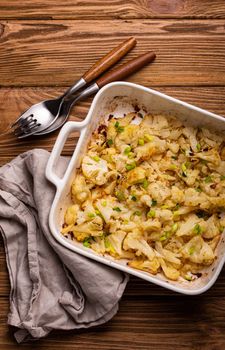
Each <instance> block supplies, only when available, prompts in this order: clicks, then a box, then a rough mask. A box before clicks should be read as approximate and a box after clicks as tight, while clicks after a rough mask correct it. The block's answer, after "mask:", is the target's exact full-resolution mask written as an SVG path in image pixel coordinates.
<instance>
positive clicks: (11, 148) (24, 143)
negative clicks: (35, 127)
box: [0, 80, 225, 165]
mask: <svg viewBox="0 0 225 350" xmlns="http://www.w3.org/2000/svg"><path fill="white" fill-rule="evenodd" d="M133 81H135V80H133ZM145 85H146V86H148V85H149V84H145ZM150 86H151V85H149V87H150ZM64 89H65V87H64ZM64 89H63V88H31V87H30V88H2V89H0V101H4V104H3V103H2V104H0V115H1V118H0V165H3V164H5V163H6V162H8V161H10V160H11V159H12V158H14V157H16V156H17V155H18V154H20V153H22V152H25V151H27V150H29V149H32V148H44V149H46V150H48V151H51V149H52V146H53V144H54V142H55V139H56V137H57V134H58V132H55V133H53V134H50V135H48V136H43V137H39V138H34V137H32V138H30V139H24V140H18V139H16V138H15V137H14V136H13V135H1V133H3V132H4V131H5V130H7V129H8V127H9V126H10V124H11V123H12V122H13V121H14V120H15V119H16V118H17V117H18V116H19V115H20V114H21V113H22V112H23V111H24V110H25V109H27V107H28V106H30V105H32V104H33V103H37V102H38V101H40V100H43V99H48V98H52V97H54V96H57V95H58V94H60V93H61V92H62V91H63V90H64ZM157 90H160V91H161V92H164V93H166V94H168V95H171V96H174V97H177V98H179V99H182V100H184V101H186V102H189V103H192V104H195V105H197V106H199V107H202V108H205V109H208V110H210V111H211V112H214V113H217V114H221V115H224V116H225V106H224V103H223V101H224V100H225V87H157ZM90 103H91V99H89V100H87V101H84V102H81V103H79V104H78V105H77V106H75V107H74V109H73V111H72V113H71V116H70V120H81V119H83V118H84V117H85V116H86V114H87V112H88V108H89V107H90ZM74 145H75V140H74V136H71V137H69V139H68V141H67V143H66V145H65V147H64V151H63V154H64V155H71V154H72V152H73V150H74Z"/></svg>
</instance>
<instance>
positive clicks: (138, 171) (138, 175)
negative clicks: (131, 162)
mask: <svg viewBox="0 0 225 350" xmlns="http://www.w3.org/2000/svg"><path fill="white" fill-rule="evenodd" d="M145 176H146V171H145V169H143V168H141V167H136V168H134V169H132V170H130V171H129V172H128V173H127V177H126V179H125V180H124V181H125V182H126V183H127V185H128V186H132V185H134V184H138V183H141V182H143V181H144V180H145Z"/></svg>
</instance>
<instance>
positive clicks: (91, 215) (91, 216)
mask: <svg viewBox="0 0 225 350" xmlns="http://www.w3.org/2000/svg"><path fill="white" fill-rule="evenodd" d="M87 216H88V217H89V218H90V219H93V218H94V217H95V214H94V213H88V214H87Z"/></svg>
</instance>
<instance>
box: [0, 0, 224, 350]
mask: <svg viewBox="0 0 225 350" xmlns="http://www.w3.org/2000/svg"><path fill="white" fill-rule="evenodd" d="M224 18H225V2H224V0H199V1H198V0H128V1H122V0H111V1H108V2H106V1H103V0H94V1H93V0H87V1H78V0H64V1H63V2H62V1H59V0H45V1H44V0H32V1H30V0H23V1H17V0H1V1H0V45H1V49H0V166H1V165H3V164H5V163H7V162H8V161H10V160H11V159H12V158H14V157H16V156H17V155H18V154H20V153H22V152H24V151H28V150H30V149H32V148H35V147H39V148H44V149H46V150H49V151H50V150H51V149H52V146H53V144H54V142H55V139H56V137H57V134H58V132H56V133H53V134H51V135H49V136H45V137H40V138H34V137H31V138H30V139H25V140H21V141H18V140H17V139H15V137H14V136H13V135H6V134H5V135H2V133H3V132H4V130H6V129H7V128H8V126H9V125H10V123H11V122H12V121H13V120H15V119H16V117H17V116H18V115H19V114H20V113H22V112H23V111H24V110H25V109H26V108H27V107H29V106H30V105H31V104H33V103H36V102H38V101H40V100H43V99H47V98H50V97H54V96H57V95H58V94H60V93H61V92H63V90H64V89H65V88H66V87H68V86H69V85H71V84H72V83H73V82H74V81H75V80H76V79H77V78H79V77H80V76H81V75H82V74H83V73H84V72H85V71H86V70H87V69H89V68H90V67H91V65H92V64H93V63H95V62H96V61H97V60H98V59H99V58H100V57H102V56H103V55H104V54H105V53H107V52H108V51H109V50H110V49H112V48H114V47H115V46H116V45H118V43H119V42H122V41H123V40H125V39H127V38H129V37H130V36H135V37H136V39H137V40H138V44H137V46H136V48H135V49H134V50H133V51H132V52H131V53H129V55H128V56H127V57H126V58H125V59H124V60H123V62H126V61H127V60H130V59H131V58H134V57H135V56H137V55H139V54H143V53H144V52H146V51H150V50H153V51H155V52H156V54H157V59H156V61H155V62H154V63H153V64H152V65H149V66H148V67H146V68H144V69H143V70H142V71H140V72H138V73H137V74H135V75H133V76H132V77H131V78H129V80H130V81H132V82H135V83H139V84H142V85H145V86H148V87H153V88H156V89H157V90H159V91H162V92H165V93H167V94H169V95H171V96H174V97H177V98H180V99H182V100H184V101H187V102H190V103H193V104H195V105H197V106H199V107H202V108H205V109H208V110H210V111H212V112H215V113H217V114H220V115H223V116H225V104H224V100H225V74H224V62H225V60H224V58H225V25H224ZM123 62H121V63H123ZM91 100H92V99H91V98H90V99H89V100H87V101H84V102H82V103H79V104H78V105H77V106H75V108H74V109H73V112H72V114H71V116H70V120H82V119H83V118H84V117H85V115H86V114H87V111H88V109H89V107H90V103H91ZM76 142H77V135H71V136H70V137H69V139H68V141H67V143H66V145H65V147H64V151H63V154H64V155H67V156H70V155H71V154H72V152H73V150H74V148H75V145H76ZM224 290H225V268H224V269H223V270H222V272H221V274H220V277H219V279H218V280H217V282H216V283H215V285H214V286H213V287H212V288H211V289H210V290H209V291H208V292H206V293H205V294H203V295H201V296H196V297H187V296H183V295H181V294H176V293H174V292H171V291H168V290H166V289H163V288H160V287H158V286H156V285H153V284H150V283H148V282H146V281H144V280H141V279H138V278H135V277H131V279H130V282H129V284H128V286H127V288H126V291H125V293H124V296H123V297H122V300H121V302H120V309H119V312H118V314H117V315H116V316H115V317H114V318H113V320H111V321H109V322H108V323H106V324H105V325H102V326H99V327H96V328H91V329H89V330H86V331H79V332H77V331H71V332H67V333H64V332H57V331H56V332H53V333H52V334H51V335H50V336H49V337H47V338H46V339H42V340H40V341H39V342H34V343H32V345H31V344H30V343H27V344H23V345H20V347H19V348H20V349H21V350H25V349H26V350H28V349H29V350H30V349H31V347H32V349H43V350H58V349H62V350H64V349H65V350H67V349H68V350H71V349H78V350H80V349H87V350H89V349H90V350H112V349H113V350H128V349H129V350H139V349H140V350H149V349H151V350H224V349H225V335H224V334H225V297H224ZM8 294H9V280H8V273H7V268H6V262H5V254H4V249H3V243H2V239H1V238H0V310H1V312H0V350H12V349H18V345H17V344H16V342H15V340H14V338H13V330H12V328H9V327H8V326H7V324H6V322H7V313H8V307H9V305H8Z"/></svg>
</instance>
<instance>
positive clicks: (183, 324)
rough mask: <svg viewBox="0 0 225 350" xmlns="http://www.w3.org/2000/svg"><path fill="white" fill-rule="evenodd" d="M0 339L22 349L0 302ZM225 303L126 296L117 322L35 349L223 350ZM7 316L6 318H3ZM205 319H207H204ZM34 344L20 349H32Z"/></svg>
mask: <svg viewBox="0 0 225 350" xmlns="http://www.w3.org/2000/svg"><path fill="white" fill-rule="evenodd" d="M0 308H1V311H2V316H1V317H0V338H1V344H3V346H4V348H3V349H4V350H9V349H10V350H11V349H18V345H16V344H15V343H13V342H12V341H11V337H12V331H10V330H9V329H8V327H7V326H6V324H5V323H6V317H5V315H6V313H7V310H8V303H7V300H6V299H5V298H1V299H0ZM224 311H225V297H224V296H223V297H221V298H220V302H219V303H218V300H217V297H208V296H207V295H204V296H198V297H192V298H187V297H184V296H183V297H181V298H176V297H174V296H169V297H163V298H161V297H157V296H156V297H152V296H150V297H149V296H145V297H142V298H141V299H137V298H136V299H134V298H130V297H129V296H124V297H123V298H122V300H121V302H120V309H119V312H118V314H117V315H116V316H115V317H114V318H113V320H111V321H109V322H108V323H106V324H104V325H102V326H99V327H96V328H92V329H89V330H86V331H84V330H83V331H70V332H53V333H52V334H51V335H49V336H48V338H46V339H42V340H40V341H39V342H38V344H37V343H33V344H32V348H33V349H35V348H38V349H51V350H58V349H63V350H67V349H68V350H69V349H70V350H71V348H72V349H79V350H80V349H82V348H84V349H91V350H105V349H109V350H111V349H115V350H125V349H129V350H137V349H140V350H141V349H142V350H149V349H154V350H155V349H159V350H165V349H167V350H174V349H177V350H181V349H184V350H206V349H207V350H208V349H210V350H223V349H224V346H225V338H224V331H225V324H224V317H222V316H221V315H222V313H224ZM3 315H4V316H3ZM203 315H204V316H203ZM30 348H31V344H24V345H20V349H30Z"/></svg>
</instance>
